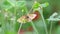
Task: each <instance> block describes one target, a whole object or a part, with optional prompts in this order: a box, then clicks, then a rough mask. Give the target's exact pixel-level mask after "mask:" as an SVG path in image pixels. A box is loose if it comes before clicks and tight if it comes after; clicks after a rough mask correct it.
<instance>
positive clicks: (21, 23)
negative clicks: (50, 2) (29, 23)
mask: <svg viewBox="0 0 60 34" xmlns="http://www.w3.org/2000/svg"><path fill="white" fill-rule="evenodd" d="M21 27H22V23H21V24H20V27H19V30H18V34H19V33H20V30H21Z"/></svg>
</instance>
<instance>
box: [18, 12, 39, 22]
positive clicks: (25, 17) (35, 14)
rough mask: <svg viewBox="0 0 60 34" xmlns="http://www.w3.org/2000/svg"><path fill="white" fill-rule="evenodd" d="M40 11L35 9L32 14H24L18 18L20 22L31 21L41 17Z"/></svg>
mask: <svg viewBox="0 0 60 34" xmlns="http://www.w3.org/2000/svg"><path fill="white" fill-rule="evenodd" d="M39 15H40V14H39V12H38V11H35V12H33V13H31V14H27V15H23V16H22V17H20V18H18V20H17V21H18V22H19V23H26V22H31V21H32V20H36V19H38V18H39Z"/></svg>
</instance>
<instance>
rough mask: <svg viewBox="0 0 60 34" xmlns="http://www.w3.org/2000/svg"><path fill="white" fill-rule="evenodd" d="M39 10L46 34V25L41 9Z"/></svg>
mask: <svg viewBox="0 0 60 34" xmlns="http://www.w3.org/2000/svg"><path fill="white" fill-rule="evenodd" d="M39 12H40V14H41V17H42V20H43V23H44V28H45V31H46V34H48V30H47V25H46V23H45V20H44V16H43V11H42V9H41V10H40V11H39Z"/></svg>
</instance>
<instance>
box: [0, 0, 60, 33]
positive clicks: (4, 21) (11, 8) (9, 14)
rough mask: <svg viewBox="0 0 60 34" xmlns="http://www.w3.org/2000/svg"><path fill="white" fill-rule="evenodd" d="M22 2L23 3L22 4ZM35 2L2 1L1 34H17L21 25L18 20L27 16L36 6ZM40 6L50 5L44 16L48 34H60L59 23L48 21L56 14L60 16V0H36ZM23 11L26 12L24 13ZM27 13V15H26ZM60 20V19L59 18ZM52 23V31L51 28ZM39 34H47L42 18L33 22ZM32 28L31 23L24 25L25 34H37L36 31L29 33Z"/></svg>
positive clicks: (0, 2)
mask: <svg viewBox="0 0 60 34" xmlns="http://www.w3.org/2000/svg"><path fill="white" fill-rule="evenodd" d="M21 1H22V2H21ZM34 1H35V0H0V34H17V32H18V29H19V26H20V23H18V22H17V19H18V18H19V17H21V16H22V15H24V14H27V13H28V12H29V10H30V9H31V7H32V5H33V4H34ZM36 1H37V2H39V3H40V4H43V3H45V2H48V3H49V6H48V7H45V8H43V16H44V19H45V21H46V25H47V29H48V34H60V22H59V21H47V20H46V19H48V18H49V17H50V16H51V15H52V14H53V13H54V12H57V13H58V16H60V0H36ZM22 10H24V11H23V12H22ZM26 11H27V13H26ZM59 18H60V17H59ZM51 22H52V29H51V30H52V31H51V32H50V26H51ZM33 23H34V25H35V27H36V29H37V31H38V32H39V34H45V33H46V32H45V29H44V24H43V21H42V18H39V19H38V20H36V21H34V22H33ZM29 27H32V25H31V23H26V24H23V26H22V30H24V32H25V33H24V34H37V33H36V32H35V31H34V29H33V31H29V30H28V28H29Z"/></svg>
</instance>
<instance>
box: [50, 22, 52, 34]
mask: <svg viewBox="0 0 60 34" xmlns="http://www.w3.org/2000/svg"><path fill="white" fill-rule="evenodd" d="M51 31H52V22H51V25H50V34H51Z"/></svg>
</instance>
